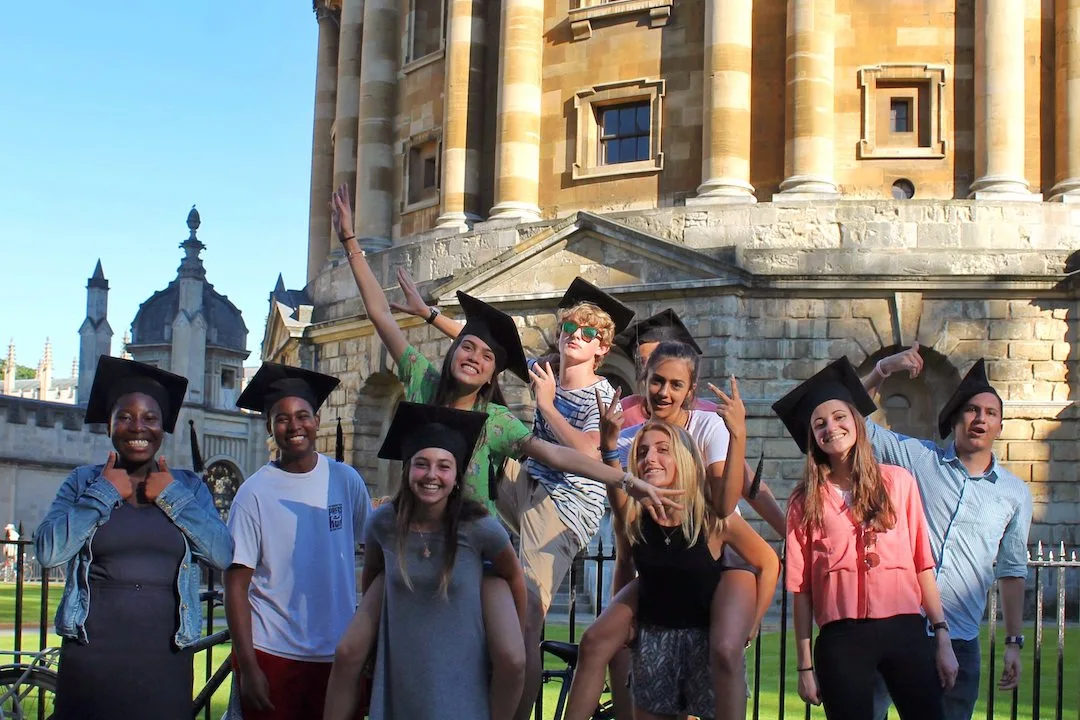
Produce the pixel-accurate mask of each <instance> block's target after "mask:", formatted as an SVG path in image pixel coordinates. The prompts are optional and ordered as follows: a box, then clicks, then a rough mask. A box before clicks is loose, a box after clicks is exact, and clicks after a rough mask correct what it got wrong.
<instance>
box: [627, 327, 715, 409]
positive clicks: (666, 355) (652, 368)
mask: <svg viewBox="0 0 1080 720" xmlns="http://www.w3.org/2000/svg"><path fill="white" fill-rule="evenodd" d="M667 360H682V361H683V362H685V363H686V366H687V369H688V373H687V374H688V375H689V376H690V389H689V390H688V391H687V393H686V397H685V398H683V404H682V409H683V410H692V409H693V407H694V400H695V395H696V393H697V381H698V364H699V362H700V360H701V356H700V355H698V354H697V352H695V351H694V348H692V347H690V346H689V345H687V344H686V343H684V342H679V341H678V340H664V341H662V342H661V343H660V344H659V345H657V346H656V347H655V348H654V349H653V351H652V355H650V356H649V360H648V361H647V362H646V363H645V366H644V367H643V368H641V377H640V378H638V382H639V383H640V384H641V385H643V387H642V392H643V394H644V395H645V408H646V409H647V410H648V412H649V415H650V416H652V399H651V396H650V394H649V377H650V376H651V375H652V374H653V373H654V372H656V367H657V366H658V365H659V364H660V363H662V362H665V361H667Z"/></svg>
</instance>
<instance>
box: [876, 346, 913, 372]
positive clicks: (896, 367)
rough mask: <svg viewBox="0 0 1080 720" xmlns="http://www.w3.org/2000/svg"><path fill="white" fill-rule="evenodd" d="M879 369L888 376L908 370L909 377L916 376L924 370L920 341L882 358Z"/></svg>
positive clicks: (878, 365)
mask: <svg viewBox="0 0 1080 720" xmlns="http://www.w3.org/2000/svg"><path fill="white" fill-rule="evenodd" d="M877 370H878V371H879V372H880V373H881V374H882V375H884V376H885V377H888V376H889V375H892V374H893V373H897V372H905V371H906V372H907V374H908V377H910V378H915V377H917V376H918V375H919V373H921V372H922V370H923V359H922V355H920V354H919V343H918V341H916V342H913V343H911V347H909V348H908V349H907V350H904V351H903V352H898V353H896V354H895V355H890V356H888V357H885V358H882V359H881V360H879V361H878V364H877Z"/></svg>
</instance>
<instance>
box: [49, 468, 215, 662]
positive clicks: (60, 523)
mask: <svg viewBox="0 0 1080 720" xmlns="http://www.w3.org/2000/svg"><path fill="white" fill-rule="evenodd" d="M103 468H104V465H82V466H80V467H77V468H75V469H74V470H72V471H71V474H70V475H68V476H67V479H65V480H64V484H63V485H61V486H60V490H59V491H57V493H56V499H55V500H53V503H52V506H50V507H49V512H48V513H46V515H45V519H44V520H42V521H41V524H40V525H38V528H37V530H36V531H35V532H34V549H35V551H36V552H37V560H38V562H39V563H41V566H42V567H46V568H51V567H57V566H58V565H63V564H64V563H67V581H66V582H65V583H64V593H63V595H62V596H61V598H60V605H59V606H58V607H57V609H56V633H57V634H58V635H60V636H61V637H68V638H74V639H76V640H78V641H79V642H81V643H87V642H89V638H87V636H86V617H87V615H89V613H90V563H91V562H93V553H92V552H91V543H92V542H93V539H94V533H95V532H97V529H98V528H99V527H101V526H102V525H104V524H105V523H106V522H108V520H109V516H110V515H111V514H112V511H113V508H116V507H119V506H120V503H122V502H124V500H123V499H122V498H121V497H120V493H119V492H118V491H117V490H116V488H115V487H113V485H112V483H110V482H109V481H108V480H106V479H105V478H104V477H102V475H101V471H102V469H103ZM169 472H171V473H172V476H173V481H172V482H171V483H170V484H169V485H168V486H166V487H165V489H164V490H162V491H161V494H160V495H158V497H157V499H156V500H155V502H156V503H157V506H158V507H159V508H161V509H162V510H163V511H164V512H165V514H166V515H167V516H168V517H169V519H170V520H172V522H173V524H174V525H176V527H178V528H179V529H180V531H181V532H182V534H183V537H184V560H183V562H181V563H180V572H179V574H178V575H177V577H176V589H177V592H178V593H179V596H180V618H179V629H178V630H177V632H176V637H175V640H176V645H177V647H181V648H183V647H187V646H188V645H191V644H192V643H194V642H195V641H196V640H198V639H199V635H200V627H199V625H200V622H201V619H202V605H201V604H200V603H199V588H200V582H201V579H202V578H201V572H200V571H199V563H198V562H196V560H202V561H204V562H206V563H208V564H210V565H212V566H213V567H215V568H217V569H219V570H224V569H225V568H226V567H228V566H229V563H230V562H231V561H232V552H233V542H232V537H230V535H229V530H228V528H227V527H225V523H223V522H222V521H221V518H220V517H219V516H218V513H217V509H216V508H215V507H214V499H213V496H212V495H211V494H210V490H209V489H207V487H206V485H205V484H204V483H203V481H202V479H201V478H200V477H199V476H198V475H196V474H195V473H193V472H191V471H190V470H170V471H169Z"/></svg>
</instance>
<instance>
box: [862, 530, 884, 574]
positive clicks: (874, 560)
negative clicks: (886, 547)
mask: <svg viewBox="0 0 1080 720" xmlns="http://www.w3.org/2000/svg"><path fill="white" fill-rule="evenodd" d="M876 549H877V530H874V529H873V528H866V529H864V530H863V562H864V563H865V564H866V568H867V569H868V570H869V569H870V568H876V567H877V566H878V565H880V564H881V556H880V555H878V554H877V552H876Z"/></svg>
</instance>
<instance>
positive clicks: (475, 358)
mask: <svg viewBox="0 0 1080 720" xmlns="http://www.w3.org/2000/svg"><path fill="white" fill-rule="evenodd" d="M330 208H331V217H332V220H333V224H334V230H335V232H337V234H338V239H339V240H340V241H341V243H342V245H343V246H344V249H345V253H346V257H347V258H348V261H349V266H350V267H351V268H352V272H353V278H354V279H355V280H356V286H357V287H358V288H359V290H360V298H361V299H362V301H363V303H364V307H365V309H366V310H367V315H368V319H369V320H371V323H372V325H374V326H375V332H376V333H378V335H379V339H380V340H382V343H383V345H384V346H385V347H386V349H387V350H388V351H389V353H390V355H391V356H392V357H393V358H394V359H395V360H396V361H397V365H398V376H399V378H400V379H401V381H402V383H403V384H404V385H405V399H406V400H408V401H411V402H426V403H431V404H435V405H442V406H446V407H452V408H456V409H458V410H475V411H480V412H486V413H487V414H488V421H487V423H485V426H484V436H483V437H482V438H481V440H480V441H479V442H478V443H477V447H476V451H475V452H474V453H473V456H472V459H471V460H470V462H469V467H468V469H467V471H466V474H465V481H466V484H468V485H469V487H470V488H471V489H472V490H473V492H474V493H478V494H479V495H480V497H481V498H488V499H490V497H491V495H492V493H491V492H490V488H488V487H487V485H489V484H490V483H491V482H492V477H491V476H492V469H493V468H498V467H499V466H501V464H502V462H503V459H505V458H513V459H520V458H522V457H531V458H535V459H537V460H538V461H540V462H542V463H544V464H545V465H548V466H549V467H552V468H555V469H556V470H560V471H563V472H568V473H574V474H576V475H582V476H584V477H588V478H591V479H593V480H596V481H598V482H602V483H604V484H605V485H608V486H610V487H613V488H619V489H622V490H625V491H626V492H627V493H628V494H629V495H630V496H631V497H633V498H634V499H635V500H638V501H639V502H641V503H642V505H643V506H644V507H645V508H647V509H648V511H649V512H650V514H653V515H654V517H656V518H662V517H663V516H664V506H665V505H666V506H669V507H679V506H678V504H677V503H676V502H675V500H674V499H673V497H674V496H676V495H678V494H679V492H678V491H674V490H671V491H669V490H664V489H658V488H655V487H653V486H652V485H649V484H648V483H646V482H645V481H643V480H641V479H639V478H636V477H634V476H633V475H631V474H630V473H624V472H622V471H621V470H618V469H616V468H613V467H610V466H608V465H605V464H604V463H602V462H601V461H600V460H599V457H597V458H592V457H589V456H587V455H584V454H582V453H580V452H578V451H577V450H574V449H572V448H569V447H565V446H562V445H555V444H553V443H549V442H545V441H543V440H540V439H538V438H535V437H533V435H532V432H531V431H530V430H529V429H528V428H527V427H526V426H525V425H524V424H523V423H522V422H521V421H520V420H518V419H517V418H515V417H514V416H513V414H511V413H510V411H509V410H508V409H507V408H506V407H505V406H504V405H503V404H502V403H500V402H498V401H499V400H501V399H502V398H501V393H499V390H498V382H497V379H496V378H497V375H498V374H499V372H501V371H502V370H506V369H509V370H511V371H512V372H514V373H515V374H517V375H519V376H520V377H522V378H523V379H526V378H527V377H528V370H527V369H526V366H525V354H524V351H523V350H522V348H521V340H520V338H519V337H518V334H517V328H516V326H515V325H514V323H513V320H512V319H511V318H510V317H509V316H508V315H506V314H505V313H502V312H500V311H498V310H496V309H495V308H493V307H491V306H490V305H487V303H484V302H481V301H480V300H476V299H475V298H471V297H469V296H468V295H465V294H464V293H459V294H458V298H459V300H460V301H461V303H462V308H463V309H464V310H465V311H466V314H467V318H468V320H467V322H466V325H465V327H464V328H463V329H462V331H461V333H460V334H459V335H458V336H457V338H456V339H455V340H454V342H453V343H452V344H451V345H450V349H449V350H448V351H447V354H446V357H445V358H444V359H443V363H442V368H441V370H440V371H436V369H435V366H434V365H433V364H432V363H431V362H430V361H429V360H427V359H426V358H424V357H423V356H422V355H421V354H420V353H419V352H418V351H417V350H416V349H415V348H413V347H412V346H411V345H410V344H409V342H408V339H407V338H406V337H405V333H404V332H403V331H402V330H401V328H400V327H398V324H397V321H396V320H394V315H393V311H392V310H391V309H390V304H389V302H387V299H386V295H385V294H384V293H383V290H382V287H381V286H380V284H379V281H378V279H377V278H376V277H375V274H374V273H373V272H372V270H371V267H370V266H369V265H368V263H367V260H366V258H365V257H364V251H363V250H361V249H360V246H359V245H358V244H357V242H356V237H355V236H354V235H353V234H352V228H353V216H352V207H351V203H350V201H349V192H348V188H347V187H345V186H342V187H340V188H338V190H337V192H335V193H334V195H333V197H332V199H331V201H330ZM470 310H471V312H470ZM485 490H487V492H484V491H485ZM381 583H382V579H379V580H377V581H376V583H375V584H372V585H371V586H370V587H369V589H368V592H367V593H365V598H364V600H363V601H361V606H360V608H359V609H358V610H357V613H356V617H355V618H354V619H353V623H352V624H351V625H350V627H349V629H348V630H347V631H346V633H345V637H343V638H342V641H341V643H340V645H339V647H338V652H337V654H336V656H335V660H334V669H333V671H332V672H331V678H330V686H329V688H328V690H327V705H326V715H325V716H324V717H325V718H327V720H329V719H331V718H342V719H344V718H349V717H351V716H352V712H353V710H354V708H355V701H356V697H355V696H356V691H355V688H356V686H357V681H358V679H359V676H360V672H361V670H362V667H363V664H364V662H365V660H366V659H367V654H368V652H369V651H370V648H371V646H372V640H373V638H374V637H375V634H376V628H377V627H378V613H379V610H380V608H379V605H378V603H375V602H368V601H367V598H368V597H369V596H370V597H372V598H376V597H381V594H382V587H381ZM481 599H482V604H483V608H484V623H485V626H486V628H487V636H488V645H489V652H490V654H491V661H492V669H493V673H494V675H493V677H492V682H491V688H492V697H491V709H492V717H496V718H505V717H510V716H511V715H512V714H513V711H514V709H515V708H516V706H517V702H518V696H520V694H521V687H522V682H523V679H524V664H525V644H524V640H523V635H521V634H520V633H521V627H520V618H518V617H517V614H516V611H515V609H514V603H513V598H512V596H511V594H510V589H509V586H508V585H507V584H506V582H505V581H503V580H500V579H499V578H488V577H485V578H484V581H483V587H482V589H481ZM515 620H517V621H518V622H515ZM500 675H503V677H500ZM503 708H506V710H505V711H503V710H502V709H503Z"/></svg>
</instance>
